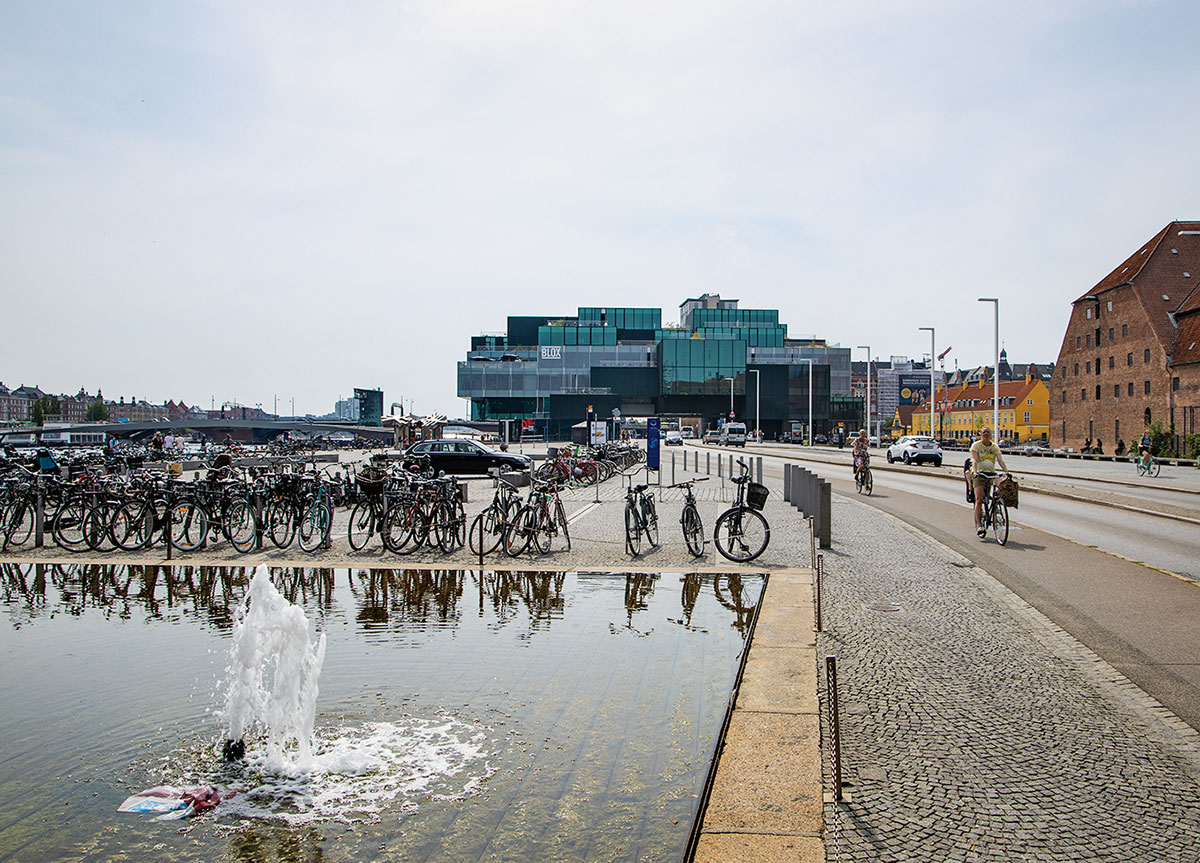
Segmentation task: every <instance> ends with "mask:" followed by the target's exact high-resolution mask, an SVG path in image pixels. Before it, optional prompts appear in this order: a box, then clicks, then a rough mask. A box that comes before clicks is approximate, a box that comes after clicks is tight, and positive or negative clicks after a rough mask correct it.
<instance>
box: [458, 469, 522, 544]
mask: <svg viewBox="0 0 1200 863" xmlns="http://www.w3.org/2000/svg"><path fill="white" fill-rule="evenodd" d="M491 474H492V480H493V481H494V482H495V484H496V486H495V487H496V492H495V494H494V495H493V496H492V502H491V503H490V504H489V505H488V507H487V509H485V510H484V511H483V512H481V513H479V515H477V516H475V520H474V521H473V522H471V530H470V532H469V537H470V542H471V551H472V552H474V553H475V554H481V553H482V554H491V553H492V552H493V551H495V550H496V549H497V548H498V547H499V545H500V543H501V542H503V541H504V534H505V533H506V532H507V531H508V527H509V525H510V524H512V522H513V521H514V519H515V518H516V515H517V513H518V512H519V511H520V509H521V498H520V495H519V494H518V493H517V487H516V486H515V485H513V484H512V483H510V482H508V481H507V480H504V479H501V478H500V473H499V471H498V470H496V469H495V468H493V469H492V471H491ZM481 549H482V552H481V551H480V550H481Z"/></svg>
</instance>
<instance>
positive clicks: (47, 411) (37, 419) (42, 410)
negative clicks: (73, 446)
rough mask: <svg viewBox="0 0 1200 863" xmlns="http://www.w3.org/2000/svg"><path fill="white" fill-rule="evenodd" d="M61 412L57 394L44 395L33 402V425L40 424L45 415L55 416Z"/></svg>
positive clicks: (43, 420)
mask: <svg viewBox="0 0 1200 863" xmlns="http://www.w3.org/2000/svg"><path fill="white" fill-rule="evenodd" d="M61 413H62V405H60V404H59V403H58V396H52V395H44V396H42V397H41V398H40V399H38V400H37V401H35V402H34V403H33V422H34V425H39V426H40V425H42V424H43V423H44V422H45V421H46V418H47V417H56V416H59V415H60V414H61Z"/></svg>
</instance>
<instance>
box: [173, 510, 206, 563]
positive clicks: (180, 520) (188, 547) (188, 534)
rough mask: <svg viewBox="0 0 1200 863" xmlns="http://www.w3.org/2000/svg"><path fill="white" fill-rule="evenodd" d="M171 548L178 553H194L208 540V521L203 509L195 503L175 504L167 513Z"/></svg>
mask: <svg viewBox="0 0 1200 863" xmlns="http://www.w3.org/2000/svg"><path fill="white" fill-rule="evenodd" d="M168 518H169V519H170V525H171V529H170V540H171V546H172V547H174V548H177V549H179V550H180V551H195V550H196V549H198V548H201V547H203V545H204V540H206V539H207V538H208V528H209V519H208V513H207V512H205V511H204V507H202V506H200V505H199V504H198V503H196V502H195V501H190V500H189V501H185V502H183V503H177V504H175V505H174V506H172V507H171V511H170V512H169V513H168Z"/></svg>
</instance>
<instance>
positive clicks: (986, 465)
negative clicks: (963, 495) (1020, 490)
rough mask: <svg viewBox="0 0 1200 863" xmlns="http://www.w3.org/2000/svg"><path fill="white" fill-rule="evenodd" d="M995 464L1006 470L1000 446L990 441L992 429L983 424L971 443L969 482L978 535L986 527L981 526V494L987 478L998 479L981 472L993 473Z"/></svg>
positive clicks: (981, 533) (985, 489)
mask: <svg viewBox="0 0 1200 863" xmlns="http://www.w3.org/2000/svg"><path fill="white" fill-rule="evenodd" d="M997 464H998V465H1000V469H1001V470H1003V471H1006V472H1007V471H1008V465H1006V464H1005V463H1004V456H1003V455H1001V454H1000V447H998V446H996V444H995V443H994V442H993V441H992V430H991V429H990V428H988V427H987V426H984V427H983V428H981V429H980V430H979V440H977V441H975V443H973V444H971V467H972V468H973V469H974V473H973V475H972V477H971V483H972V485H974V487H975V533H977V534H978V535H979V536H980V537H983V536H986V535H987V528H986V527H983V496H984V494H985V493H986V491H987V484H988V481H989V479H990V480H991V481H992V482H996V481H997V480H998V479H999V478H998V477H987V476H981V474H995V473H996V465H997Z"/></svg>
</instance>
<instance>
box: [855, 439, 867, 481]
mask: <svg viewBox="0 0 1200 863" xmlns="http://www.w3.org/2000/svg"><path fill="white" fill-rule="evenodd" d="M853 452H854V475H855V476H856V477H857V476H858V472H859V471H861V470H862V469H863V468H865V467H870V466H871V449H870V443H869V442H868V441H867V430H866V429H859V430H858V437H856V438H855V439H854V450H853Z"/></svg>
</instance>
